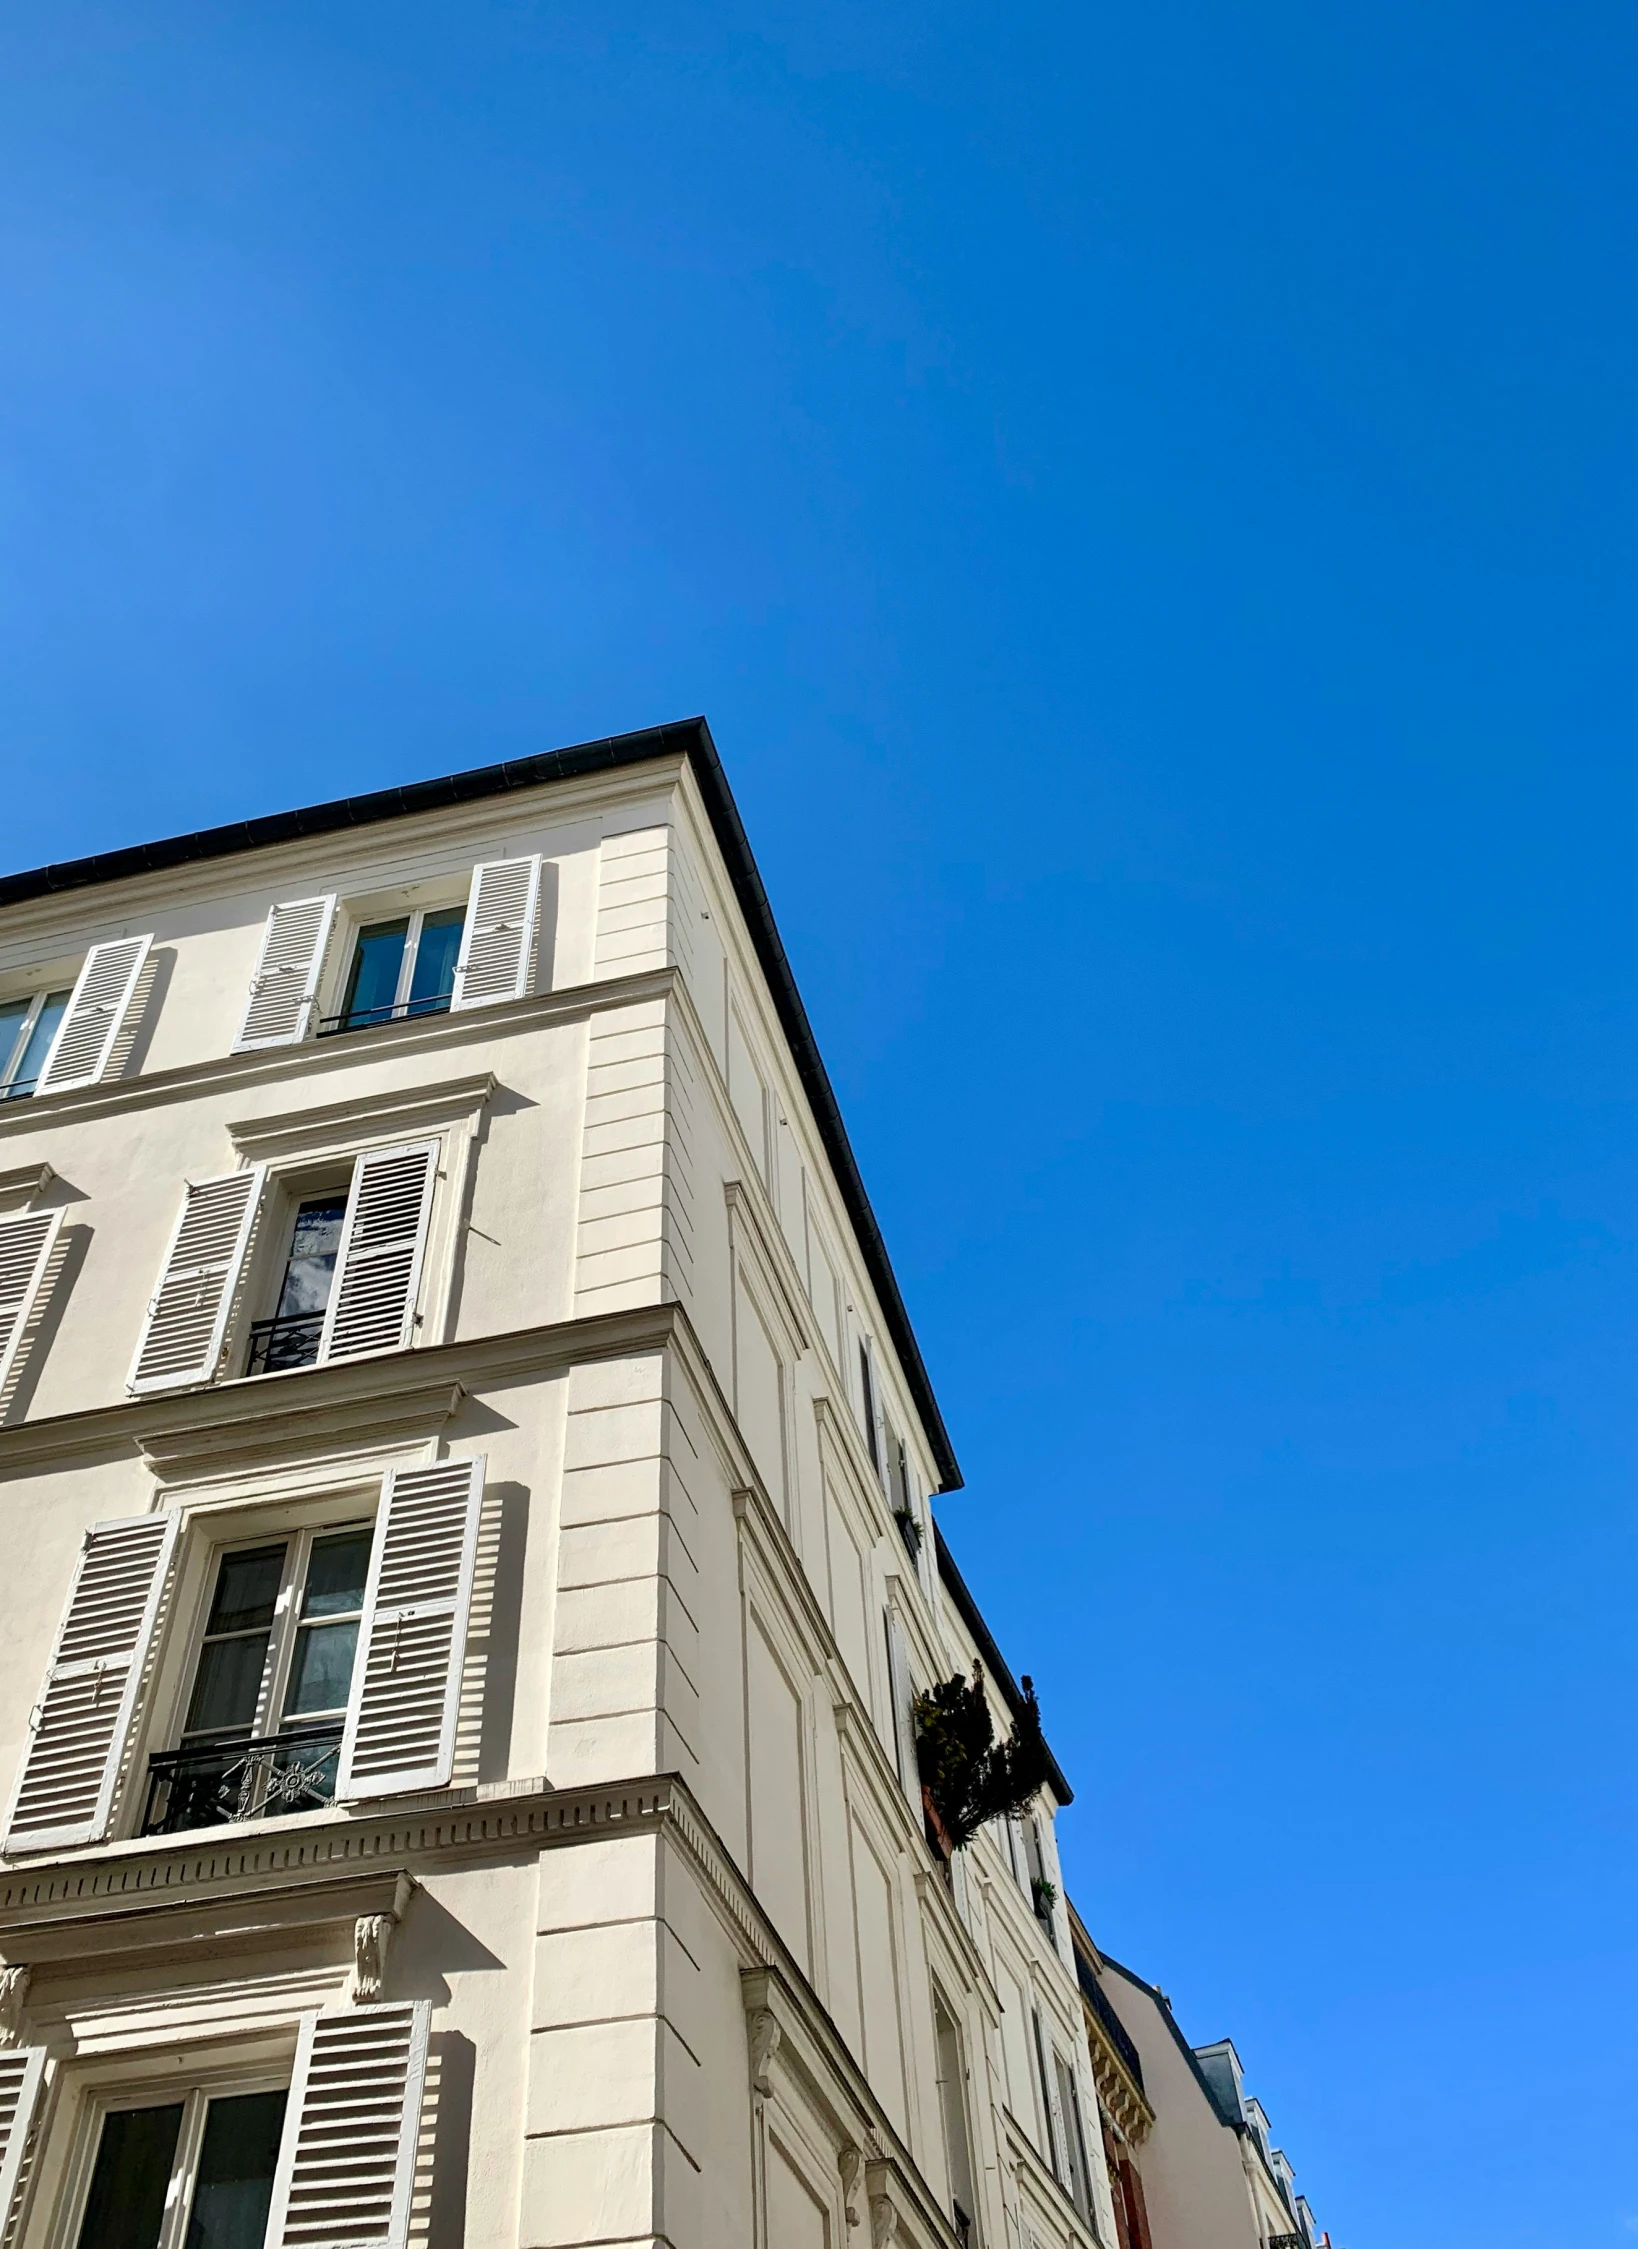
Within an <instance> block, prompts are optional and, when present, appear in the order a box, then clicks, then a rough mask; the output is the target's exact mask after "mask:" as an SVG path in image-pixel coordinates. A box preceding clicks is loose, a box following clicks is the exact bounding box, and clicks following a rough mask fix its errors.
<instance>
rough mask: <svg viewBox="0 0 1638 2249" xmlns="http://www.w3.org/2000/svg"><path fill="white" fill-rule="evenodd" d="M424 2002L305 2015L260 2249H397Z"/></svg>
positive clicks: (417, 2105) (418, 2083)
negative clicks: (263, 2248)
mask: <svg viewBox="0 0 1638 2249" xmlns="http://www.w3.org/2000/svg"><path fill="white" fill-rule="evenodd" d="M431 2019H432V2002H431V2001H430V2000H429V1999H417V2000H414V2001H412V2002H410V2003H408V2004H398V2005H388V2006H376V2007H349V2008H348V2009H347V2010H346V2012H345V2013H338V2014H333V2015H304V2016H303V2017H302V2020H301V2032H300V2035H299V2037H298V2039H297V2043H296V2073H295V2076H294V2078H293V2079H292V2080H291V2085H290V2101H289V2105H288V2107H287V2108H286V2109H285V2112H284V2138H283V2140H282V2142H281V2143H280V2147H279V2161H278V2168H277V2169H276V2171H275V2172H274V2174H273V2200H272V2206H271V2208H270V2209H269V2211H268V2217H267V2249H404V2244H405V2243H406V2242H407V2241H408V2239H409V2221H410V2193H411V2190H412V2188H413V2187H414V2184H415V2145H416V2141H417V2139H418V2137H419V2134H420V2127H421V2096H422V2092H423V2089H424V2087H425V2084H426V2074H427V2032H428V2028H429V2026H430V2023H431Z"/></svg>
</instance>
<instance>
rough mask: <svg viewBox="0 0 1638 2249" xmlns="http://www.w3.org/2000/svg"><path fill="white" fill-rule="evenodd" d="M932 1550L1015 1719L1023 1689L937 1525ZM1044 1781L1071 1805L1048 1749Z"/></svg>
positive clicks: (1072, 1794)
mask: <svg viewBox="0 0 1638 2249" xmlns="http://www.w3.org/2000/svg"><path fill="white" fill-rule="evenodd" d="M933 1551H934V1552H935V1553H936V1554H937V1556H938V1574H939V1576H940V1577H941V1578H942V1579H943V1580H944V1583H945V1586H946V1587H947V1589H948V1591H949V1595H950V1598H951V1600H952V1601H953V1602H954V1603H955V1605H956V1608H957V1609H958V1610H959V1612H960V1615H961V1621H962V1623H963V1624H964V1625H965V1626H966V1627H967V1630H968V1631H969V1632H970V1633H971V1634H972V1636H973V1639H974V1641H975V1643H976V1644H977V1648H978V1652H979V1654H980V1655H981V1656H982V1657H983V1659H984V1661H985V1663H986V1664H988V1666H989V1668H990V1671H991V1674H992V1675H993V1677H994V1679H995V1683H996V1685H997V1686H998V1687H999V1688H1000V1689H1001V1692H1002V1694H1003V1695H1004V1696H1005V1697H1006V1702H1007V1708H1008V1709H1009V1710H1010V1711H1011V1712H1012V1714H1013V1716H1014V1717H1015V1718H1016V1717H1017V1716H1018V1713H1019V1712H1020V1711H1021V1710H1022V1709H1023V1707H1024V1695H1023V1689H1022V1688H1021V1687H1020V1686H1019V1684H1018V1682H1017V1680H1016V1679H1015V1678H1014V1677H1013V1675H1012V1669H1011V1666H1010V1665H1009V1664H1008V1662H1007V1659H1006V1657H1005V1656H1004V1655H1003V1654H1002V1653H1001V1650H1000V1649H999V1648H998V1647H997V1646H996V1644H995V1635H994V1634H993V1633H992V1632H991V1630H990V1628H989V1626H988V1625H987V1624H986V1623H985V1622H984V1618H983V1616H982V1614H981V1612H980V1610H979V1606H978V1603H977V1602H976V1601H975V1600H974V1599H973V1597H972V1594H971V1592H970V1591H969V1589H968V1585H967V1580H966V1579H965V1578H964V1577H963V1576H962V1574H961V1572H960V1571H959V1570H958V1569H957V1568H956V1564H955V1556H954V1555H953V1554H952V1553H951V1552H950V1548H949V1544H948V1542H947V1540H946V1539H945V1536H944V1533H943V1532H942V1531H941V1530H940V1529H939V1527H938V1525H937V1523H935V1524H934V1525H933ZM1047 1778H1048V1779H1049V1780H1050V1781H1051V1783H1052V1793H1053V1794H1054V1796H1056V1797H1057V1799H1058V1801H1059V1803H1060V1804H1073V1803H1074V1801H1075V1791H1074V1790H1073V1789H1072V1788H1071V1787H1070V1785H1069V1783H1068V1781H1067V1780H1065V1778H1064V1774H1063V1767H1062V1766H1061V1765H1060V1764H1059V1762H1058V1760H1057V1758H1056V1757H1054V1756H1053V1754H1052V1751H1051V1750H1050V1749H1049V1750H1048V1751H1047Z"/></svg>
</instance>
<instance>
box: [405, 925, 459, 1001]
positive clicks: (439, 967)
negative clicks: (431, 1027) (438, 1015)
mask: <svg viewBox="0 0 1638 2249" xmlns="http://www.w3.org/2000/svg"><path fill="white" fill-rule="evenodd" d="M465 927H466V908H465V907H464V906H454V907H451V908H450V909H449V911H448V912H446V913H442V914H428V915H427V916H426V917H425V919H424V920H423V921H422V923H421V938H420V942H419V944H417V946H416V948H415V973H414V975H413V976H412V977H411V978H410V989H409V1004H410V1012H411V1014H412V1015H413V1014H415V1013H416V1012H417V1011H419V1012H421V1013H423V1014H428V1015H430V1014H431V1013H433V1012H434V1010H435V1009H436V1008H438V1007H439V1006H441V1005H442V1004H443V1003H444V1002H445V1001H447V1000H448V998H449V996H450V994H451V993H452V992H453V991H454V989H455V962H456V958H457V956H458V954H459V953H460V950H461V931H462V930H463V929H464V928H465Z"/></svg>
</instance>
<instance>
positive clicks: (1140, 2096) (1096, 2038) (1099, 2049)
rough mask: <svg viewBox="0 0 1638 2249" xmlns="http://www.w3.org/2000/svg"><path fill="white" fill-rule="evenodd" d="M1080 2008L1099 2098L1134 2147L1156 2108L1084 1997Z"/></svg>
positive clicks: (1145, 2135)
mask: <svg viewBox="0 0 1638 2249" xmlns="http://www.w3.org/2000/svg"><path fill="white" fill-rule="evenodd" d="M1081 2012H1082V2014H1083V2015H1084V2016H1085V2019H1086V2033H1087V2042H1088V2044H1089V2045H1090V2047H1091V2049H1092V2081H1093V2083H1094V2084H1095V2085H1096V2087H1097V2089H1098V2099H1099V2100H1100V2101H1101V2102H1102V2104H1103V2106H1104V2107H1105V2108H1106V2109H1107V2110H1108V2111H1109V2114H1110V2115H1111V2116H1112V2117H1113V2118H1114V2120H1115V2122H1116V2123H1117V2124H1118V2125H1119V2126H1120V2129H1121V2130H1122V2131H1123V2132H1124V2133H1125V2135H1126V2137H1127V2139H1128V2140H1130V2142H1131V2143H1132V2145H1133V2147H1141V2146H1142V2145H1143V2142H1144V2141H1145V2140H1146V2139H1147V2138H1148V2137H1149V2132H1150V2128H1151V2126H1152V2125H1153V2123H1154V2120H1155V2112H1154V2110H1153V2109H1152V2108H1151V2107H1150V2106H1149V2102H1148V2099H1147V2097H1146V2095H1145V2094H1144V2091H1143V2088H1142V2087H1141V2086H1140V2085H1139V2084H1137V2083H1136V2081H1135V2080H1134V2078H1133V2076H1132V2073H1131V2071H1130V2070H1129V2069H1128V2068H1127V2066H1126V2064H1125V2063H1124V2062H1123V2061H1122V2060H1121V2057H1120V2055H1119V2054H1118V2052H1117V2051H1116V2050H1115V2048H1114V2046H1112V2045H1111V2044H1110V2041H1109V2036H1108V2033H1107V2032H1106V2031H1105V2029H1104V2027H1103V2025H1102V2023H1100V2022H1099V2020H1098V2018H1097V2016H1096V2015H1095V2014H1094V2013H1093V2012H1092V2009H1091V2008H1090V2007H1089V2006H1088V2005H1087V2003H1086V2001H1085V1999H1084V1998H1083V1999H1082V2001H1081Z"/></svg>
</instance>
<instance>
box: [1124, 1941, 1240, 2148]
mask: <svg viewBox="0 0 1638 2249" xmlns="http://www.w3.org/2000/svg"><path fill="white" fill-rule="evenodd" d="M1098 1957H1099V1958H1100V1959H1101V1960H1102V1962H1103V1964H1104V1966H1105V1967H1106V1968H1113V1969H1114V1971H1115V1973H1116V1975H1118V1976H1124V1977H1125V1978H1126V1980H1127V1982H1128V1983H1130V1984H1136V1985H1137V1987H1138V1989H1139V1991H1142V1992H1146V1993H1147V1994H1148V1996H1149V1997H1150V1998H1151V1999H1152V2000H1153V2001H1154V2003H1155V2007H1156V2009H1157V2010H1158V2012H1159V2015H1160V2019H1161V2021H1162V2022H1163V2023H1164V2024H1165V2025H1166V2028H1167V2029H1168V2030H1169V2031H1170V2032H1171V2034H1172V2036H1173V2038H1175V2039H1176V2041H1177V2050H1178V2052H1179V2053H1180V2054H1181V2055H1182V2056H1183V2059H1184V2060H1185V2061H1186V2062H1187V2063H1188V2065H1189V2068H1190V2071H1191V2072H1192V2074H1193V2077H1194V2081H1195V2083H1196V2084H1197V2085H1198V2086H1199V2088H1200V2090H1201V2092H1202V2093H1204V2095H1205V2096H1206V2103H1207V2106H1208V2107H1209V2108H1210V2110H1211V2112H1212V2114H1213V2116H1215V2117H1216V2119H1217V2121H1218V2123H1219V2124H1221V2125H1222V2127H1223V2129H1224V2130H1225V2131H1226V2132H1244V2131H1245V2130H1246V2129H1247V2127H1246V2125H1245V2123H1244V2122H1243V2121H1242V2120H1241V2118H1239V2117H1238V2116H1225V2115H1224V2114H1223V2111H1222V2109H1221V2108H1220V2107H1219V2106H1218V2103H1217V2095H1216V2094H1215V2093H1214V2092H1213V2091H1212V2089H1211V2080H1210V2078H1209V2077H1208V2076H1207V2075H1206V2073H1205V2071H1204V2070H1203V2069H1202V2068H1201V2067H1200V2058H1199V2056H1198V2055H1197V2054H1196V2052H1195V2050H1194V2048H1193V2047H1192V2046H1191V2045H1190V2044H1189V2042H1188V2040H1187V2039H1186V2038H1185V2037H1184V2035H1183V2033H1182V2031H1181V2030H1180V2029H1179V2028H1178V2023H1177V2017H1176V2016H1175V2015H1174V2014H1173V2013H1172V2003H1171V2001H1170V2000H1169V1999H1168V1998H1167V1997H1166V1994H1165V1993H1164V1992H1163V1991H1162V1990H1160V1988H1159V1987H1158V1985H1155V1984H1152V1983H1145V1982H1144V1980H1143V1978H1142V1977H1141V1976H1140V1975H1139V1974H1138V1973H1137V1971H1136V1970H1135V1969H1133V1968H1128V1967H1127V1966H1126V1965H1125V1964H1124V1962H1122V1961H1119V1960H1117V1959H1116V1958H1115V1956H1114V1954H1113V1953H1112V1952H1105V1951H1104V1949H1103V1947H1102V1946H1101V1945H1100V1946H1099V1947H1098Z"/></svg>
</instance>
